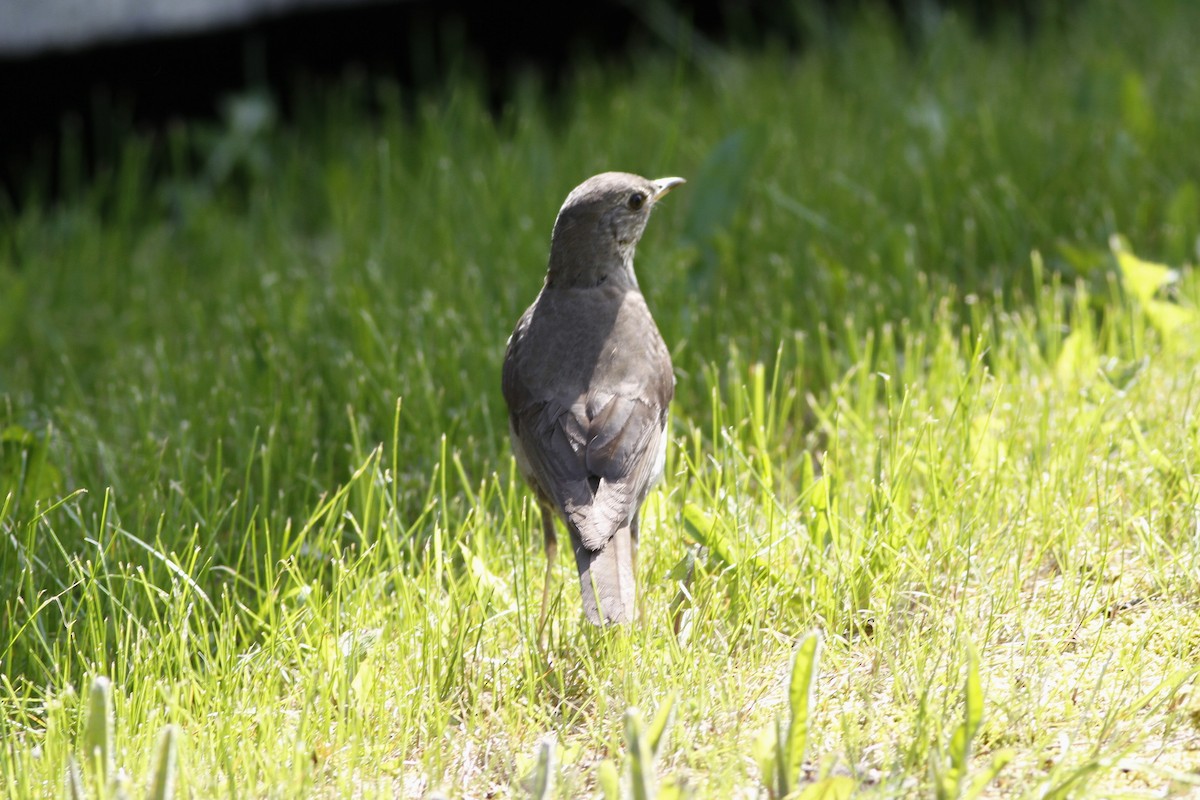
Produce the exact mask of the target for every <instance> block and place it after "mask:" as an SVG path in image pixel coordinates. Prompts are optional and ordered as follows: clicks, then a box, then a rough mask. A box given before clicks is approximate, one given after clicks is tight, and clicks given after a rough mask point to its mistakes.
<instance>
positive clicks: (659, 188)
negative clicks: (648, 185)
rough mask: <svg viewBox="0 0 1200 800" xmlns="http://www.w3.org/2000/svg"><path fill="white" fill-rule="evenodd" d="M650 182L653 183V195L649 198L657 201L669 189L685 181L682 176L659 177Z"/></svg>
mask: <svg viewBox="0 0 1200 800" xmlns="http://www.w3.org/2000/svg"><path fill="white" fill-rule="evenodd" d="M652 183H653V184H654V197H652V198H651V200H653V201H654V202H656V203H657V202H658V201H659V200H660V199H662V196H663V195H664V194H666V193H667V192H669V191H671V190H672V189H674V188H675V187H676V186H678V185H679V184H681V183H687V181H685V180H684V179H683V178H659V179H658V180H656V181H652Z"/></svg>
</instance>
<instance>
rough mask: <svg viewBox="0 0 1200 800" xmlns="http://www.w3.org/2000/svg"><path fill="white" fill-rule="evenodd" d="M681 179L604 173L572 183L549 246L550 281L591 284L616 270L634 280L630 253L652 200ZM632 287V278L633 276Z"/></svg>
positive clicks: (644, 226) (648, 215)
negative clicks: (572, 187) (574, 184)
mask: <svg viewBox="0 0 1200 800" xmlns="http://www.w3.org/2000/svg"><path fill="white" fill-rule="evenodd" d="M683 182H684V180H683V178H659V179H658V180H650V179H648V178H643V177H641V176H638V175H631V174H629V173H627V172H603V173H601V174H599V175H594V176H593V177H591V178H588V179H587V180H586V181H584V182H583V183H581V184H579V185H578V186H576V187H575V188H574V189H573V190H572V191H571V193H570V194H569V195H567V199H566V201H565V202H563V205H562V208H561V209H559V212H558V219H557V220H555V222H554V236H553V239H552V240H551V244H550V275H549V278H550V280H551V282H552V283H559V282H562V283H565V284H567V285H589V284H592V285H594V284H595V283H600V282H603V281H604V280H606V279H607V278H608V277H609V276H610V275H612V274H613V273H614V272H615V271H618V270H620V271H623V272H627V273H628V277H629V278H631V279H632V278H633V253H634V250H635V249H636V248H637V243H638V240H640V239H641V238H642V232H643V231H645V230H646V222H647V221H648V220H649V219H650V212H651V211H652V210H653V208H654V206H655V204H656V203H657V202H658V201H659V200H660V199H661V198H662V197H663V195H665V194H666V193H667V192H669V191H671V190H672V189H673V188H675V187H676V186H678V185H679V184H681V183H683ZM635 285H636V280H635Z"/></svg>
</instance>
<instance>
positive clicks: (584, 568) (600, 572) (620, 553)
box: [571, 522, 637, 625]
mask: <svg viewBox="0 0 1200 800" xmlns="http://www.w3.org/2000/svg"><path fill="white" fill-rule="evenodd" d="M571 544H572V545H573V548H574V550H575V565H576V566H577V567H578V568H579V589H580V593H581V594H582V595H583V611H584V613H585V614H587V618H588V620H589V621H590V622H591V623H592V624H593V625H608V624H611V623H624V622H631V621H632V620H633V616H634V603H635V602H636V600H637V588H636V586H635V584H634V575H633V549H634V547H636V544H635V543H634V539H633V532H632V530H631V529H630V526H629V523H628V522H626V523H625V524H624V525H623V526H621V527H620V528H618V529H617V532H616V533H615V534H613V537H612V538H611V539H609V540H608V541H607V542H606V543H605V544H604V547H602V548H601V549H599V550H589V549H588V548H587V547H586V546H585V545H584V544H583V541H582V539H580V537H579V535H578V534H576V533H575V531H571Z"/></svg>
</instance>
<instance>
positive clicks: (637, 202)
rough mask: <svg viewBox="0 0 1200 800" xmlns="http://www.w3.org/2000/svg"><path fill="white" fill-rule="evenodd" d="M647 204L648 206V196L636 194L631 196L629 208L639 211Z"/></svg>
mask: <svg viewBox="0 0 1200 800" xmlns="http://www.w3.org/2000/svg"><path fill="white" fill-rule="evenodd" d="M645 204H646V195H644V194H642V193H641V192H634V193H633V194H631V195H630V196H629V207H630V208H632V209H633V210H634V211H637V210H638V209H639V208H641V207H642V206H644V205H645Z"/></svg>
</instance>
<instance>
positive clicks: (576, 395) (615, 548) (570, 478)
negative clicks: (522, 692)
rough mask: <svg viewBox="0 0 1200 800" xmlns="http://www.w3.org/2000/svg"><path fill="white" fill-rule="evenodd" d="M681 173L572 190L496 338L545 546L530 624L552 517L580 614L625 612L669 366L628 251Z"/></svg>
mask: <svg viewBox="0 0 1200 800" xmlns="http://www.w3.org/2000/svg"><path fill="white" fill-rule="evenodd" d="M683 182H684V181H683V178H660V179H659V180H655V181H652V180H647V179H646V178H641V177H638V176H637V175H630V174H627V173H623V172H605V173H603V174H600V175H596V176H594V177H592V178H588V179H587V180H586V181H584V182H583V183H581V184H580V185H579V186H577V187H575V189H574V190H573V191H572V192H571V193H570V194H569V195H568V196H567V199H566V201H565V202H564V203H563V205H562V208H561V209H560V210H559V212H558V219H556V220H555V222H554V235H553V237H552V239H551V242H550V263H549V268H548V269H547V272H546V281H545V284H544V285H543V286H542V291H541V293H540V294H538V296H537V299H536V300H534V301H533V305H531V306H530V307H529V308H528V309H527V310H526V311H525V314H524V315H523V316H522V317H521V320H520V321H519V322H518V323H517V327H516V329H515V330H514V331H513V334H512V336H511V337H510V338H509V340H508V352H507V353H506V354H505V356H504V376H503V389H504V399H505V401H506V402H507V403H508V411H509V417H508V423H509V433H510V435H511V438H512V447H513V453H514V455H515V456H516V460H517V466H518V467H519V468H520V470H521V474H522V475H523V476H524V477H525V480H526V481H527V482H528V483H529V485H530V487H531V488H532V489H533V491H534V493H535V494H536V495H537V498H538V502H539V504H540V506H541V509H542V533H543V535H544V536H545V543H546V578H545V583H544V584H543V588H542V611H541V617H540V619H539V628H540V627H541V626H542V625H543V624H544V622H545V618H546V610H547V604H548V600H549V592H550V577H551V572H552V570H553V568H554V560H555V557H556V555H557V553H558V538H557V537H556V536H555V533H554V517H555V516H559V517H561V518H562V520H563V522H564V523H565V524H566V526H567V531H568V532H569V533H570V534H571V547H572V549H573V550H574V551H575V564H576V566H577V567H578V568H579V585H580V590H581V592H582V595H583V610H584V612H585V613H586V614H587V618H588V619H589V620H591V622H593V623H594V624H596V625H604V624H606V623H616V622H628V621H630V620H631V619H633V616H634V603H635V600H636V596H637V591H636V587H635V585H634V573H635V565H636V559H637V545H638V510H639V509H640V508H641V505H642V501H643V500H645V499H646V495H647V494H648V493H649V492H650V487H651V486H653V485H654V483H655V481H657V480H658V478H659V477H660V476H661V475H662V471H663V459H664V457H665V453H666V442H667V437H666V426H667V407H668V406H669V405H670V403H671V397H672V396H673V395H674V394H675V376H674V374H673V373H672V370H671V355H670V353H669V352H668V351H667V346H666V344H664V343H663V339H662V336H661V335H660V334H659V332H658V327H657V326H656V325H655V324H654V319H653V318H652V317H651V316H650V310H649V309H648V308H647V307H646V301H645V299H643V297H642V293H641V291H640V290H639V289H638V282H637V277H636V276H635V275H634V272H633V253H634V249H635V248H636V247H637V243H638V240H639V239H641V237H642V232H643V231H644V230H645V229H646V222H647V220H649V219H650V211H651V210H652V209H653V208H654V205H655V203H657V202H658V201H659V199H661V198H662V196H663V195H665V194H666V193H667V192H669V191H670V190H671V189H673V188H674V187H676V186H678V185H679V184H681V183H683Z"/></svg>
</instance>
